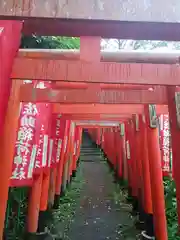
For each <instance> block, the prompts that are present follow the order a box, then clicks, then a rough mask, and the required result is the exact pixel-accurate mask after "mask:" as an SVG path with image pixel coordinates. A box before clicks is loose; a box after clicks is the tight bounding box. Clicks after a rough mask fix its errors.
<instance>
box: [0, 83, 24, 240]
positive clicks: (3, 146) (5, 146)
mask: <svg viewBox="0 0 180 240" xmlns="http://www.w3.org/2000/svg"><path fill="white" fill-rule="evenodd" d="M21 84H22V81H19V80H17V81H16V80H14V81H13V84H12V89H11V94H10V98H9V103H8V109H7V113H6V117H5V124H4V129H3V134H2V135H1V138H0V153H1V161H0V176H1V183H2V184H1V194H0V239H1V240H2V238H3V228H4V220H5V214H6V205H7V200H8V190H9V185H10V177H11V173H12V163H13V156H14V146H15V142H16V134H17V129H18V120H19V108H20V105H19V90H20V86H21Z"/></svg>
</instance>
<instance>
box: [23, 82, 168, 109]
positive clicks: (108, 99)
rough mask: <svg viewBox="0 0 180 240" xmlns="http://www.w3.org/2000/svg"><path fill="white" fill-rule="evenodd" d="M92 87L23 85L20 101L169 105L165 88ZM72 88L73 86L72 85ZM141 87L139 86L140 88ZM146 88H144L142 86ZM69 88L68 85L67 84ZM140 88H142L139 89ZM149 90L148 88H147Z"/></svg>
mask: <svg viewBox="0 0 180 240" xmlns="http://www.w3.org/2000/svg"><path fill="white" fill-rule="evenodd" d="M96 85H97V88H96V87H94V89H93V88H92V87H91V86H92V85H91V84H89V86H90V87H87V88H86V89H37V88H34V87H33V85H32V84H26V85H23V86H22V88H21V92H20V96H19V99H20V101H22V102H52V103H115V104H133V103H136V104H138V103H140V104H164V105H167V94H166V88H165V87H156V88H155V89H154V90H153V91H148V90H147V89H146V90H138V89H137V90H135V89H134V87H133V86H132V90H131V88H130V87H131V86H129V89H128V88H126V89H125V90H123V87H122V89H121V86H120V87H119V89H118V88H117V89H115V87H114V89H115V90H111V89H109V90H107V89H105V90H101V89H100V87H101V86H100V85H99V88H98V84H96ZM70 86H71V84H70ZM138 87H139V86H137V88H138ZM142 87H144V86H142ZM67 88H68V84H67ZM139 88H140V87H139ZM146 88H147V86H146Z"/></svg>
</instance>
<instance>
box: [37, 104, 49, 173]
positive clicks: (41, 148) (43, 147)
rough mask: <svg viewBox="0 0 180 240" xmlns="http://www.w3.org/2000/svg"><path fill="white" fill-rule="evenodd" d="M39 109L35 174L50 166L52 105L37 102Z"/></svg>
mask: <svg viewBox="0 0 180 240" xmlns="http://www.w3.org/2000/svg"><path fill="white" fill-rule="evenodd" d="M36 106H37V109H38V117H37V120H36V133H35V142H36V145H37V155H36V160H35V170H34V173H35V174H39V173H40V172H41V171H42V170H43V169H46V168H48V167H49V162H50V161H51V159H49V149H48V147H49V145H50V138H49V134H50V131H49V129H50V124H51V122H50V120H51V119H50V118H51V105H50V104H44V103H37V104H36Z"/></svg>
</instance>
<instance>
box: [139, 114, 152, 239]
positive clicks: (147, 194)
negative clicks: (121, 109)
mask: <svg viewBox="0 0 180 240" xmlns="http://www.w3.org/2000/svg"><path fill="white" fill-rule="evenodd" d="M147 126H148V125H147V123H146V121H145V116H144V115H139V128H140V138H141V139H140V145H141V148H140V155H141V162H142V198H143V199H142V208H143V210H144V215H145V219H144V220H145V231H144V232H143V235H145V236H149V237H153V236H154V228H153V210H152V197H151V183H150V170H149V156H148V143H147Z"/></svg>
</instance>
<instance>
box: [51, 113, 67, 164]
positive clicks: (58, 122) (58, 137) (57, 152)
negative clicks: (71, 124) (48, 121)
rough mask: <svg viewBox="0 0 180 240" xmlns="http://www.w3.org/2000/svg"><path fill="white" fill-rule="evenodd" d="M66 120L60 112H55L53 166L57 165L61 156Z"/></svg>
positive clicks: (53, 118) (53, 120)
mask: <svg viewBox="0 0 180 240" xmlns="http://www.w3.org/2000/svg"><path fill="white" fill-rule="evenodd" d="M65 124H66V122H65V120H64V119H62V116H61V115H60V114H53V117H52V136H53V138H54V145H53V152H52V164H51V166H52V167H55V166H56V165H57V164H58V163H59V161H60V157H61V151H62V142H63V139H64V131H65Z"/></svg>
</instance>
